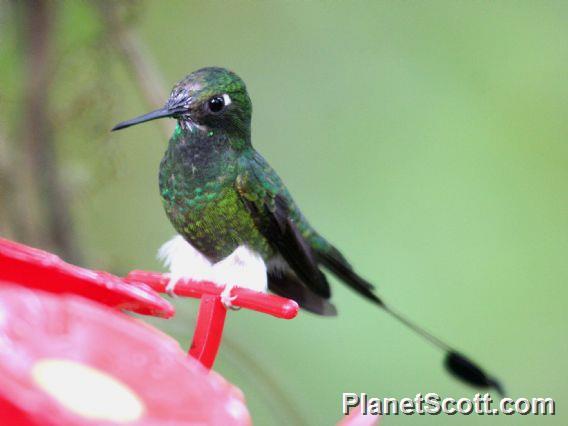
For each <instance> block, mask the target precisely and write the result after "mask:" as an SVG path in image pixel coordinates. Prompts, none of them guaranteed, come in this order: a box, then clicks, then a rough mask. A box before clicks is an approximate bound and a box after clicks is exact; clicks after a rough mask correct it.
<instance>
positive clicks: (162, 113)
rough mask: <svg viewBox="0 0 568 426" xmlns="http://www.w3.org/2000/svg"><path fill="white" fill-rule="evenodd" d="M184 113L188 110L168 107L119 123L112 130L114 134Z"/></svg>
mask: <svg viewBox="0 0 568 426" xmlns="http://www.w3.org/2000/svg"><path fill="white" fill-rule="evenodd" d="M184 112H187V109H186V108H174V109H169V108H167V107H164V108H160V109H157V110H155V111H152V112H149V113H148V114H144V115H140V116H138V117H136V118H132V119H130V120H126V121H123V122H122V123H118V124H117V125H116V126H114V127H113V128H112V130H111V131H113V132H114V131H115V130H120V129H126V128H127V127H130V126H134V125H136V124H140V123H145V122H146V121H151V120H156V119H158V118H164V117H175V116H177V115H180V114H182V113H184Z"/></svg>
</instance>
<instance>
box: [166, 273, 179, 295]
mask: <svg viewBox="0 0 568 426" xmlns="http://www.w3.org/2000/svg"><path fill="white" fill-rule="evenodd" d="M178 281H179V278H176V277H174V276H171V275H170V280H169V281H168V284H167V285H166V293H167V295H168V296H170V297H174V298H175V297H178V295H177V294H176V293H175V290H176V284H177V283H178Z"/></svg>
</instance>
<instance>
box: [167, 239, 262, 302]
mask: <svg viewBox="0 0 568 426" xmlns="http://www.w3.org/2000/svg"><path fill="white" fill-rule="evenodd" d="M158 258H159V259H160V260H161V261H162V262H163V264H164V266H165V267H166V268H168V269H169V270H170V281H169V283H168V285H167V287H166V291H167V292H168V294H170V295H175V293H174V291H175V285H176V283H177V282H178V281H179V280H180V279H182V278H185V279H193V280H196V281H198V280H206V281H212V282H214V283H215V284H218V285H222V286H225V289H224V290H223V292H222V293H221V301H222V302H223V304H224V305H225V306H227V307H231V306H232V305H231V302H232V301H233V300H235V299H234V296H231V290H232V289H233V287H235V286H239V287H244V288H248V289H251V290H255V291H260V292H266V290H267V287H268V282H267V276H266V265H265V263H264V260H263V259H262V257H261V256H260V255H259V254H258V253H256V252H254V251H252V250H251V249H249V248H248V247H246V246H239V247H237V248H236V249H235V251H234V252H233V253H231V254H230V255H229V256H227V257H226V258H225V259H223V260H221V261H219V262H217V263H215V264H212V263H211V262H210V261H209V260H208V259H207V258H206V257H205V256H203V255H202V254H201V253H200V252H199V251H198V250H197V249H195V248H194V247H193V246H192V245H191V244H189V243H188V242H187V241H186V240H185V239H184V238H183V237H182V236H181V235H176V236H175V237H173V238H172V239H171V240H169V241H168V242H166V243H165V244H164V245H162V247H161V248H160V250H159V251H158Z"/></svg>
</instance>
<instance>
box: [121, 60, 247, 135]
mask: <svg viewBox="0 0 568 426" xmlns="http://www.w3.org/2000/svg"><path fill="white" fill-rule="evenodd" d="M251 113H252V103H251V101H250V98H249V96H248V93H247V89H246V86H245V83H244V82H243V80H241V78H240V77H239V76H238V75H236V74H235V73H233V72H232V71H229V70H227V69H225V68H217V67H208V68H201V69H200V70H197V71H195V72H193V73H191V74H189V75H188V76H187V77H185V78H184V79H183V80H181V81H180V82H179V83H178V84H176V85H175V86H174V88H173V89H172V92H171V94H170V97H169V99H168V101H167V102H166V104H165V105H164V107H163V108H160V109H158V110H156V111H152V112H150V113H148V114H144V115H141V116H139V117H136V118H133V119H131V120H127V121H124V122H122V123H119V124H117V125H116V126H114V128H113V129H112V130H120V129H124V128H126V127H130V126H133V125H135V124H140V123H144V122H146V121H150V120H155V119H158V118H164V117H173V118H175V119H177V120H178V122H179V123H180V125H181V126H182V127H184V128H198V129H201V130H205V131H209V130H224V131H227V132H230V133H233V132H236V133H238V134H241V135H247V134H248V133H250V120H251Z"/></svg>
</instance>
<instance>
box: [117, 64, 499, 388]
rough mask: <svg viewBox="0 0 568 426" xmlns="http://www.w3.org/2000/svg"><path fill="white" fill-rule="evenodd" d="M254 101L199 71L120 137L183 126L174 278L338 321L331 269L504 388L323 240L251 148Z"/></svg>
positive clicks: (241, 89) (168, 248)
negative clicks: (156, 123)
mask: <svg viewBox="0 0 568 426" xmlns="http://www.w3.org/2000/svg"><path fill="white" fill-rule="evenodd" d="M251 116H252V102H251V99H250V97H249V94H248V92H247V88H246V86H245V83H244V81H243V80H242V79H241V78H240V77H239V76H237V75H236V74H235V73H234V72H232V71H229V70H227V69H225V68H219V67H207V68H202V69H199V70H197V71H195V72H193V73H191V74H189V75H187V76H186V77H185V78H184V79H182V80H181V81H180V82H179V83H177V84H176V85H175V86H174V88H173V89H172V91H171V94H170V96H169V99H168V100H167V102H166V103H165V105H164V107H163V108H160V109H157V110H155V111H152V112H150V113H147V114H144V115H141V116H138V117H136V118H133V119H131V120H127V121H124V122H121V123H119V124H117V125H116V126H115V127H114V128H113V129H112V130H113V131H114V130H120V129H125V128H127V127H130V126H133V125H136V124H140V123H144V122H147V121H150V120H156V119H160V118H167V117H169V118H174V119H175V120H177V125H176V128H175V130H174V132H173V135H172V136H171V138H170V140H169V144H168V147H167V149H166V152H165V154H164V157H163V159H162V161H161V163H160V170H159V189H160V195H161V198H162V202H163V206H164V209H165V212H166V214H167V216H168V218H169V220H170V221H171V223H172V225H173V227H174V228H175V230H176V231H177V233H178V236H176V237H174V238H173V239H172V240H171V241H169V242H168V243H166V244H165V245H164V246H163V247H162V249H161V250H160V253H161V256H162V257H163V258H164V259H165V262H166V264H167V265H168V266H169V267H170V269H171V272H172V280H171V281H170V286H169V290H171V291H172V292H173V291H174V289H175V282H176V280H177V279H179V278H180V277H181V276H184V277H187V276H189V277H191V278H194V279H199V278H207V279H213V281H214V282H216V283H217V284H220V285H224V286H225V289H224V290H223V294H222V300H223V303H224V304H225V305H226V306H227V307H230V306H231V301H232V300H233V298H232V297H231V296H230V291H231V288H232V286H233V285H234V283H238V284H239V285H240V286H243V287H249V288H252V289H255V290H257V291H266V290H267V289H268V290H270V291H272V292H273V293H276V294H278V295H280V296H283V297H287V298H290V299H293V300H295V301H296V302H297V303H298V304H299V305H300V307H302V308H303V309H305V310H307V311H310V312H312V313H315V314H318V315H324V316H331V315H336V314H337V309H336V307H335V305H334V304H333V303H331V301H330V297H331V289H330V285H329V282H328V280H327V277H326V275H325V274H324V273H323V271H322V269H325V270H326V271H328V272H330V273H331V274H333V275H335V276H336V277H337V278H338V279H339V280H340V281H342V282H343V283H344V284H346V285H347V286H349V287H350V288H351V289H352V290H354V291H355V292H356V293H358V294H359V295H361V296H363V297H364V298H365V299H367V300H369V301H370V302H372V303H373V304H375V305H376V306H378V307H379V308H381V309H382V310H383V311H385V312H387V313H388V314H389V315H391V316H392V317H394V318H395V319H396V320H398V321H400V322H401V323H402V324H404V325H405V326H407V327H408V328H409V329H411V330H412V331H414V332H415V333H417V334H418V335H420V336H422V337H423V338H425V339H426V340H427V341H429V342H430V343H431V344H433V345H434V346H436V347H438V348H440V349H442V350H443V351H444V352H445V362H444V363H445V366H446V368H447V369H448V371H449V372H450V373H451V374H453V375H454V376H456V377H457V378H459V379H461V380H463V381H465V382H466V383H469V384H470V385H474V386H478V387H484V388H494V389H495V390H497V391H498V392H499V393H501V394H503V389H502V387H501V385H500V383H499V382H498V381H497V380H496V379H495V378H494V377H492V376H490V375H489V374H487V373H486V372H485V371H484V370H483V369H482V368H481V367H479V366H478V365H477V364H476V363H474V362H473V361H471V360H470V359H469V358H467V357H466V356H464V355H462V354H461V353H460V352H458V351H457V350H455V349H453V348H452V347H451V346H449V345H448V344H446V343H444V342H443V341H442V340H441V339H439V338H437V337H435V336H434V335H432V334H431V333H429V332H428V331H426V330H425V329H424V328H422V327H421V326H419V325H418V324H416V323H414V322H412V321H411V320H410V319H408V318H407V317H406V316H404V315H402V314H401V313H400V312H398V311H397V310H395V309H393V308H392V307H391V306H390V305H389V304H386V303H385V302H384V301H383V299H382V298H381V297H379V295H378V294H377V292H376V291H375V289H374V286H373V285H372V284H371V283H370V282H369V281H367V280H366V279H365V278H363V277H361V276H360V275H359V274H358V273H357V272H356V271H355V269H354V268H353V266H352V265H351V264H350V263H349V262H348V261H347V259H346V258H345V256H344V255H343V254H342V253H341V252H340V251H339V250H338V249H337V248H336V247H335V246H334V245H333V244H331V243H330V242H329V241H328V240H327V239H325V238H324V237H323V236H322V235H321V234H319V233H318V232H317V231H316V229H315V228H314V227H313V226H312V225H311V224H310V222H308V220H307V219H306V217H305V216H304V215H303V214H302V212H301V211H300V209H299V207H298V205H297V204H296V203H295V202H294V199H293V198H292V196H291V195H290V192H289V191H288V189H287V188H286V186H285V185H284V183H283V182H282V180H281V179H280V177H279V176H278V174H277V173H276V172H275V171H274V169H273V168H272V167H271V166H270V165H269V164H268V162H267V161H266V160H265V159H264V158H263V157H262V156H261V155H260V154H259V153H258V152H257V151H256V150H255V149H254V148H253V146H252V144H251Z"/></svg>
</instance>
